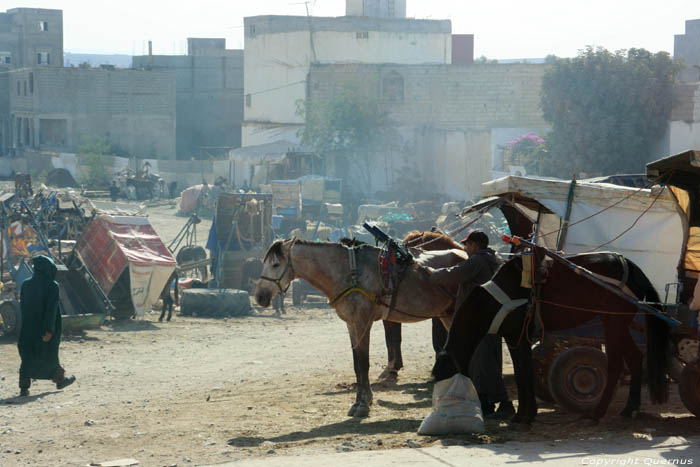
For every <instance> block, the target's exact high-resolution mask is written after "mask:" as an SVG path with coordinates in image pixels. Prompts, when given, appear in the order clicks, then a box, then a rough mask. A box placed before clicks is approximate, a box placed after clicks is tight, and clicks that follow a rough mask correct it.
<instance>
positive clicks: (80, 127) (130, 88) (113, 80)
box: [9, 67, 175, 159]
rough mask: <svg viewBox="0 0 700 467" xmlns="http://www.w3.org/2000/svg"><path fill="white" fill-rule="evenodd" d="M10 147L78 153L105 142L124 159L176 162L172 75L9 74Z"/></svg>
mask: <svg viewBox="0 0 700 467" xmlns="http://www.w3.org/2000/svg"><path fill="white" fill-rule="evenodd" d="M9 113H10V127H11V129H12V130H11V135H10V137H11V146H12V148H13V149H14V150H15V152H16V153H20V152H21V151H22V149H24V148H32V149H40V150H50V151H57V152H77V151H78V149H79V148H80V146H81V145H83V144H86V143H89V142H91V141H93V140H94V139H96V138H100V139H102V140H104V141H106V142H107V143H109V144H111V145H112V146H113V147H115V148H119V149H120V150H121V152H123V153H124V154H129V155H135V156H140V157H150V158H159V159H173V158H174V157H175V79H174V77H173V75H172V74H171V73H158V72H145V71H136V70H113V69H109V68H108V69H102V68H87V69H82V68H57V67H54V68H44V67H31V68H20V69H17V70H12V71H11V72H10V73H9Z"/></svg>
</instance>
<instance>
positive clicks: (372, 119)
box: [297, 84, 400, 192]
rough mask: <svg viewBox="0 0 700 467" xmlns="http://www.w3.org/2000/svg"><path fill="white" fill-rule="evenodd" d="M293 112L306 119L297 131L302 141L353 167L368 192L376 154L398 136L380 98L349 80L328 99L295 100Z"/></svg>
mask: <svg viewBox="0 0 700 467" xmlns="http://www.w3.org/2000/svg"><path fill="white" fill-rule="evenodd" d="M297 114H298V115H301V116H302V117H304V120H305V122H306V125H305V126H304V128H303V129H301V130H300V131H299V136H300V138H301V141H302V143H303V144H305V145H307V146H310V147H312V148H313V149H314V150H316V151H318V152H319V153H320V154H329V153H333V154H335V156H336V160H338V159H340V160H341V161H344V162H346V163H348V164H349V165H350V166H351V167H354V168H355V169H357V173H358V174H359V175H360V178H361V183H362V184H363V186H364V187H366V189H367V191H368V192H371V190H372V179H371V167H372V162H373V160H374V158H375V156H376V154H377V153H379V152H382V151H389V150H391V149H392V148H395V147H397V145H398V142H399V139H400V138H399V137H398V132H397V131H396V125H395V123H394V122H393V121H392V120H391V118H389V116H388V114H387V113H386V111H384V109H383V108H382V105H381V102H380V101H379V100H378V99H376V98H372V97H370V96H368V95H367V93H366V92H363V91H362V89H361V87H360V86H359V85H357V84H349V85H346V86H345V87H343V88H342V89H340V91H339V92H338V93H337V94H336V95H335V96H334V97H333V98H332V99H330V100H327V101H325V100H324V101H322V100H300V101H298V102H297ZM343 173H345V174H346V175H347V172H343Z"/></svg>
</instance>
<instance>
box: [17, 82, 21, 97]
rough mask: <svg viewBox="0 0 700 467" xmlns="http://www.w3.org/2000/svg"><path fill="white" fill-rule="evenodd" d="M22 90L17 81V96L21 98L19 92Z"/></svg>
mask: <svg viewBox="0 0 700 467" xmlns="http://www.w3.org/2000/svg"><path fill="white" fill-rule="evenodd" d="M19 90H20V84H19V81H17V95H18V96H19V95H20V94H21V93H20V92H19Z"/></svg>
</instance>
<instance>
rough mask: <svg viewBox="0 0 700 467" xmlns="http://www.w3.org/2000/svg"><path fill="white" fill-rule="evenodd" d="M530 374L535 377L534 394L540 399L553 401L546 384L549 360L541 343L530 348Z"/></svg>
mask: <svg viewBox="0 0 700 467" xmlns="http://www.w3.org/2000/svg"><path fill="white" fill-rule="evenodd" d="M532 374H533V376H534V377H535V395H536V396H537V397H538V398H539V399H540V400H542V401H545V402H554V399H553V398H552V394H550V392H549V385H548V384H547V376H549V361H548V359H547V357H546V355H545V354H544V351H543V350H542V347H541V344H537V345H536V346H534V347H533V348H532Z"/></svg>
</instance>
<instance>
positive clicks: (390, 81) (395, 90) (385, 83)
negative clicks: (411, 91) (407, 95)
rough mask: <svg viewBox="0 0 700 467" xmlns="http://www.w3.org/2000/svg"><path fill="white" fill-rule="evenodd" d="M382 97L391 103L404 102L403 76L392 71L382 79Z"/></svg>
mask: <svg viewBox="0 0 700 467" xmlns="http://www.w3.org/2000/svg"><path fill="white" fill-rule="evenodd" d="M382 97H383V98H384V99H385V100H387V101H389V102H403V76H401V75H400V74H398V73H397V72H395V71H393V70H392V71H390V72H389V74H387V75H386V76H385V77H384V79H382Z"/></svg>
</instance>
